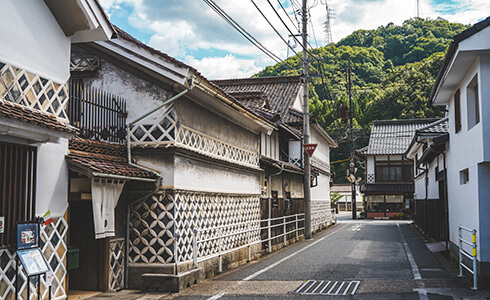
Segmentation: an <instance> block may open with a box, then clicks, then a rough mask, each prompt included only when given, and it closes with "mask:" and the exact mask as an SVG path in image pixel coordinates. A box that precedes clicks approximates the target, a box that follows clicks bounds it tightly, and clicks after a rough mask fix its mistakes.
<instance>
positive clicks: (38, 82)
mask: <svg viewBox="0 0 490 300" xmlns="http://www.w3.org/2000/svg"><path fill="white" fill-rule="evenodd" d="M0 99H5V100H7V101H10V102H14V103H18V104H20V105H23V106H27V107H30V108H33V109H37V110H40V111H43V112H47V113H50V114H52V115H55V116H56V117H59V118H62V119H67V118H68V117H67V115H66V105H67V103H68V85H67V84H59V83H56V82H54V81H52V80H48V79H46V78H43V77H41V76H39V75H36V74H33V73H29V72H27V71H24V70H22V69H19V68H16V67H14V66H12V65H9V64H5V63H1V62H0Z"/></svg>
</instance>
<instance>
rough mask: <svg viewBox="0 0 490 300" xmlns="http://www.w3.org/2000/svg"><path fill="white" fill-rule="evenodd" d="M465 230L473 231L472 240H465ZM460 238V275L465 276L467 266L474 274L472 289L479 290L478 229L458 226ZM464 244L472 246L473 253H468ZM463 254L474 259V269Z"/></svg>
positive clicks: (467, 231)
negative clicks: (464, 271)
mask: <svg viewBox="0 0 490 300" xmlns="http://www.w3.org/2000/svg"><path fill="white" fill-rule="evenodd" d="M463 232H466V233H471V242H470V241H468V240H465V239H464V237H463ZM458 240H459V277H462V276H463V268H465V269H466V270H467V271H468V272H470V273H471V274H473V287H472V288H471V289H472V290H475V291H476V290H478V281H477V280H478V279H477V277H478V273H477V261H476V257H477V250H476V229H468V228H465V227H463V226H459V227H458ZM464 245H467V246H469V247H471V249H472V253H468V252H467V251H466V250H465V249H464ZM463 256H466V257H467V258H469V259H471V260H472V261H473V269H471V268H470V267H468V266H466V265H465V264H464V261H463Z"/></svg>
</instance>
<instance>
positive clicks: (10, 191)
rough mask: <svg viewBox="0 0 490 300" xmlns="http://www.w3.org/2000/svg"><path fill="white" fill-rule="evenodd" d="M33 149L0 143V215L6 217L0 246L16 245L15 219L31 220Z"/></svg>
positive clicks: (32, 205) (34, 184)
mask: <svg viewBox="0 0 490 300" xmlns="http://www.w3.org/2000/svg"><path fill="white" fill-rule="evenodd" d="M36 150H37V149H36V148H35V147H28V146H23V145H17V144H9V143H2V142H0V162H1V163H0V166H1V168H0V216H4V217H5V224H4V226H5V227H4V228H5V233H3V234H0V249H5V248H12V247H14V246H15V243H16V238H15V230H16V229H15V228H16V222H20V221H30V220H32V219H34V216H35V203H36V201H35V195H36V164H37V163H36V159H37V152H36Z"/></svg>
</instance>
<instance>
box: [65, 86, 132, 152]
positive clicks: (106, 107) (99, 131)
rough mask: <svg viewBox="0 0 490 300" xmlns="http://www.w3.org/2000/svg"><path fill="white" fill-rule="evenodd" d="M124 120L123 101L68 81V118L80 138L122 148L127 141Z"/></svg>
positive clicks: (114, 96) (124, 105)
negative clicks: (118, 144) (108, 143)
mask: <svg viewBox="0 0 490 300" xmlns="http://www.w3.org/2000/svg"><path fill="white" fill-rule="evenodd" d="M126 117H127V113H126V99H124V98H122V97H119V96H116V95H113V94H111V93H108V92H104V91H101V90H99V89H96V88H93V87H88V86H86V85H84V84H83V83H81V82H80V81H77V80H72V81H70V101H69V104H68V118H69V119H70V124H71V125H73V126H75V127H77V128H79V129H80V135H81V136H82V137H84V138H88V139H93V140H98V141H106V142H114V143H120V144H122V143H124V142H125V141H126Z"/></svg>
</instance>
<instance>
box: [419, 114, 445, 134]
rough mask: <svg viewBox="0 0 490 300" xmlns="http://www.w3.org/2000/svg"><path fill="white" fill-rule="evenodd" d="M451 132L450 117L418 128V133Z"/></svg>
mask: <svg viewBox="0 0 490 300" xmlns="http://www.w3.org/2000/svg"><path fill="white" fill-rule="evenodd" d="M448 132H449V117H445V118H442V119H440V120H437V121H435V122H433V123H430V124H429V125H426V126H424V127H421V128H419V129H417V134H438V133H448Z"/></svg>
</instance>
